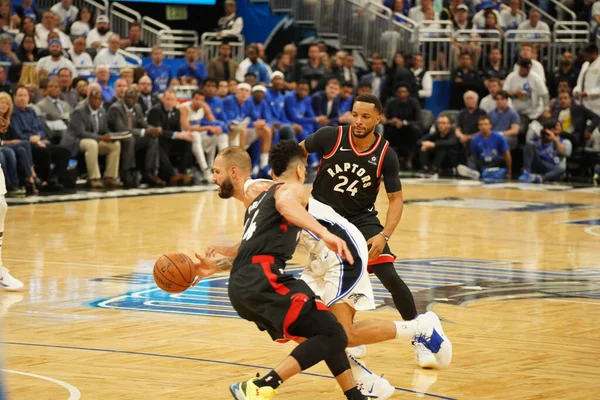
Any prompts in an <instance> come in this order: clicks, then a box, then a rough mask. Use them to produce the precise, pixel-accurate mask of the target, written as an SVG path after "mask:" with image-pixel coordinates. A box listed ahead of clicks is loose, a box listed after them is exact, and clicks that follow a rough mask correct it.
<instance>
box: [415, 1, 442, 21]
mask: <svg viewBox="0 0 600 400" xmlns="http://www.w3.org/2000/svg"><path fill="white" fill-rule="evenodd" d="M432 7H433V0H421V4H420V5H416V6H414V7H413V8H411V9H410V11H409V12H408V18H410V19H412V20H413V21H415V22H416V23H419V22H422V21H424V20H425V12H426V11H427V10H428V9H430V8H432ZM435 19H439V18H438V15H437V13H435Z"/></svg>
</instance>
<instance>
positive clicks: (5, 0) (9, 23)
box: [0, 0, 21, 32]
mask: <svg viewBox="0 0 600 400" xmlns="http://www.w3.org/2000/svg"><path fill="white" fill-rule="evenodd" d="M20 23H21V19H20V18H19V16H18V15H17V14H15V12H14V10H13V9H12V7H11V4H10V1H9V0H1V1H0V29H1V30H2V31H4V32H8V31H10V30H11V28H12V27H13V26H19V24H20Z"/></svg>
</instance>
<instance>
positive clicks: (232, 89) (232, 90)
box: [227, 79, 240, 95]
mask: <svg viewBox="0 0 600 400" xmlns="http://www.w3.org/2000/svg"><path fill="white" fill-rule="evenodd" d="M239 83H240V82H238V81H237V79H231V80H230V81H229V83H228V88H227V90H228V91H229V95H232V94H236V93H237V87H238V84H239Z"/></svg>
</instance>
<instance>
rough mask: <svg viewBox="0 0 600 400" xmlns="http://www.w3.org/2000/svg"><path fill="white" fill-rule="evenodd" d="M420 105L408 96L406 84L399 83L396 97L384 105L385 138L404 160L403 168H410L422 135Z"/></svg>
mask: <svg viewBox="0 0 600 400" xmlns="http://www.w3.org/2000/svg"><path fill="white" fill-rule="evenodd" d="M420 121H421V107H420V106H419V101H418V100H417V99H415V98H413V97H410V92H409V88H408V85H406V84H404V83H400V84H399V85H398V89H397V90H396V97H394V98H393V99H391V100H390V101H389V102H388V103H387V104H386V106H385V117H384V118H382V123H383V124H384V125H385V134H384V136H385V139H386V140H387V141H388V142H390V147H392V148H393V149H394V150H395V151H396V153H398V157H399V158H403V159H404V160H405V168H406V169H412V161H413V159H414V154H415V150H416V149H415V147H416V145H417V140H419V138H420V137H421V136H422V134H423V132H422V127H421V122H420Z"/></svg>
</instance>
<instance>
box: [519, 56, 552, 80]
mask: <svg viewBox="0 0 600 400" xmlns="http://www.w3.org/2000/svg"><path fill="white" fill-rule="evenodd" d="M531 71H532V72H535V73H536V74H537V75H538V76H539V77H540V78H542V80H543V81H544V82H546V72H544V66H543V65H542V63H541V62H539V61H538V60H534V59H533V58H532V59H531ZM513 72H519V64H515V67H514V68H513Z"/></svg>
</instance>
